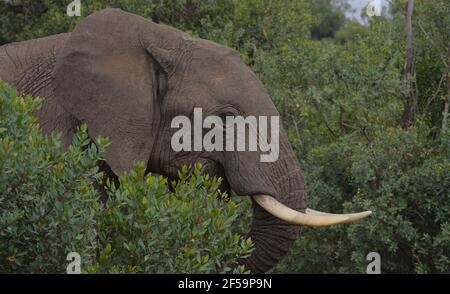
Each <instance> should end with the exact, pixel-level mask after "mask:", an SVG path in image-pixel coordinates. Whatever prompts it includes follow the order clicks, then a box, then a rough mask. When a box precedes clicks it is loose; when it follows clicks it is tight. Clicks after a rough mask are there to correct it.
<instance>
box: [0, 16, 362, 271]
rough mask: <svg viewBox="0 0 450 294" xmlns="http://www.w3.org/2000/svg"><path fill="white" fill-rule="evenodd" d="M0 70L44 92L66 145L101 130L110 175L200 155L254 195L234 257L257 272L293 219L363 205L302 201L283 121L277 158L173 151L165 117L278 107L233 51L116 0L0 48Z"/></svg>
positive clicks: (49, 118)
mask: <svg viewBox="0 0 450 294" xmlns="http://www.w3.org/2000/svg"><path fill="white" fill-rule="evenodd" d="M0 78H1V79H3V80H5V81H6V82H8V83H10V84H12V85H14V86H16V87H17V88H18V90H19V91H21V92H23V93H27V94H31V95H34V96H41V97H44V102H43V105H42V107H41V108H40V109H39V110H38V112H37V117H38V120H39V122H40V123H41V125H42V129H43V131H44V132H47V133H48V132H51V131H57V132H60V133H61V134H62V139H63V145H64V146H67V145H68V144H70V142H71V140H72V136H73V134H74V130H75V129H76V127H77V126H78V125H79V124H80V123H86V124H87V126H88V131H89V135H90V136H91V138H95V137H97V136H99V135H101V136H103V137H108V138H109V140H110V143H111V144H110V146H109V147H108V150H107V154H106V156H105V160H106V163H107V165H108V167H109V168H110V169H111V171H112V172H113V173H114V174H115V175H119V174H121V173H122V172H124V171H126V170H128V169H130V168H131V167H132V165H133V164H134V163H135V162H138V161H144V162H145V163H146V168H147V172H153V173H159V174H162V175H165V176H167V177H169V178H176V177H177V171H178V170H179V169H180V167H181V166H182V165H183V164H190V163H194V162H196V161H201V162H202V163H203V166H204V169H205V172H207V173H208V174H211V175H217V176H221V177H223V178H224V179H225V180H224V181H225V183H226V186H227V187H230V189H231V190H233V191H234V192H236V194H238V195H250V196H251V197H252V199H253V201H252V203H253V221H252V224H251V230H250V232H249V236H250V237H251V238H252V240H253V242H254V244H255V250H254V251H253V253H252V255H251V256H250V257H248V258H245V259H242V260H241V261H240V262H241V263H243V264H245V265H246V267H247V268H248V269H250V270H251V271H252V272H254V273H261V272H266V271H268V270H269V269H271V268H273V267H274V266H275V265H276V264H277V263H278V262H279V261H280V260H281V259H282V258H283V257H284V256H285V255H286V253H287V252H288V251H289V249H290V247H291V245H292V244H293V242H294V241H295V240H296V239H297V238H298V235H299V229H300V226H299V225H310V226H326V225H333V224H339V223H348V222H353V221H355V220H358V219H361V218H363V217H366V216H367V215H369V214H370V212H362V213H356V214H345V215H337V214H327V213H321V212H318V211H314V210H311V209H307V207H306V203H305V192H304V189H305V187H304V179H303V176H302V173H301V171H300V168H299V164H298V161H297V159H296V157H295V154H294V152H293V150H292V148H291V146H290V144H289V142H288V138H287V135H286V133H285V132H284V131H283V129H282V128H281V130H280V135H279V154H280V155H279V158H278V160H276V161H274V162H260V160H259V152H250V151H241V152H239V151H235V152H225V151H224V152H206V151H197V152H175V151H173V150H172V148H170V146H171V136H172V135H173V133H174V131H175V130H174V129H173V128H171V120H172V119H173V118H174V117H175V116H177V115H185V116H188V117H190V116H191V115H192V112H193V109H194V108H195V107H201V108H202V109H203V111H204V112H205V113H207V114H216V115H218V116H222V115H242V116H246V115H254V116H278V115H279V114H278V112H277V109H276V107H275V106H274V104H273V103H272V101H271V98H270V97H269V95H268V94H267V92H266V90H265V89H264V86H263V85H262V84H261V82H260V81H259V80H258V78H257V77H256V76H255V74H254V73H253V72H252V71H251V70H250V69H249V68H248V67H247V66H246V65H245V64H244V62H243V61H242V60H241V59H240V57H239V54H238V53H237V52H236V51H234V50H232V49H230V48H227V47H224V46H221V45H219V44H216V43H213V42H210V41H207V40H203V39H199V38H193V37H191V36H189V35H187V34H186V33H183V32H181V31H179V30H177V29H174V28H172V27H169V26H165V25H161V24H155V23H153V22H151V21H149V20H147V19H144V18H142V17H140V16H137V15H133V14H130V13H127V12H124V11H121V10H119V9H106V10H102V11H100V12H97V13H94V14H91V15H90V16H88V17H87V18H85V19H84V20H83V21H81V22H80V23H79V24H78V25H77V26H76V28H75V29H74V31H73V32H71V33H65V34H59V35H54V36H49V37H45V38H40V39H34V40H30V41H25V42H20V43H13V44H8V45H4V46H2V47H0Z"/></svg>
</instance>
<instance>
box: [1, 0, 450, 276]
mask: <svg viewBox="0 0 450 294" xmlns="http://www.w3.org/2000/svg"><path fill="white" fill-rule="evenodd" d="M69 2H71V1H56V0H38V1H32V0H23V1H21V4H20V5H15V6H14V5H8V4H5V3H4V2H0V23H1V24H2V25H1V27H0V44H3V43H8V42H12V41H20V40H25V39H30V38H34V37H40V36H45V35H49V34H55V33H60V32H66V31H70V30H71V29H73V27H74V26H75V25H76V23H77V22H79V21H80V20H81V19H82V18H83V17H84V16H86V15H88V14H90V13H92V12H93V11H98V10H100V9H102V8H105V7H119V8H122V9H124V10H127V11H130V12H133V13H136V14H139V15H142V16H144V17H146V18H149V19H152V20H153V21H156V22H164V23H167V24H170V25H172V26H175V27H178V28H180V29H182V30H185V31H188V32H189V33H191V34H192V35H195V36H199V37H202V38H207V39H210V40H214V41H216V42H219V43H222V44H225V45H228V46H230V47H233V48H235V49H237V50H239V51H240V53H241V56H242V58H243V59H244V61H245V62H246V63H247V64H248V65H249V66H251V67H252V69H253V70H254V71H255V73H256V74H257V75H258V77H259V78H260V79H261V81H262V82H263V83H264V85H265V86H266V88H267V89H268V91H269V93H270V94H271V97H272V99H273V101H274V102H275V104H276V106H277V108H278V110H279V111H280V113H281V116H282V118H283V121H284V124H285V128H286V129H287V131H288V134H289V136H290V139H291V142H292V144H293V147H294V150H295V151H296V153H297V156H298V159H299V160H300V163H301V166H302V167H303V170H304V173H305V176H306V179H307V184H308V186H307V188H308V197H309V198H308V202H309V205H310V206H311V207H314V208H316V209H319V210H323V211H335V212H341V211H344V212H345V211H357V210H361V209H370V210H372V211H373V212H374V214H373V216H372V217H371V218H370V219H368V220H366V221H363V222H360V223H357V224H353V225H349V226H336V227H332V228H326V229H309V228H308V229H304V230H303V231H302V234H301V236H300V239H299V240H298V241H297V242H296V244H295V246H294V248H293V250H292V251H291V253H290V255H289V256H288V257H287V258H286V259H285V260H284V261H283V262H281V263H280V264H279V266H278V267H277V268H276V269H275V272H307V273H336V272H339V273H364V272H365V270H366V266H367V263H368V262H367V261H366V260H365V257H366V255H367V254H368V253H369V252H371V251H376V252H379V253H380V255H381V258H382V269H381V270H382V272H383V273H444V272H447V273H448V272H450V222H449V219H450V204H449V203H450V134H449V131H448V128H449V127H448V121H447V123H446V121H445V119H443V118H444V116H445V111H444V105H445V103H446V102H450V86H449V83H450V78H449V74H448V70H447V71H446V68H448V65H449V64H450V49H449V48H450V36H449V34H450V33H449V32H450V3H449V2H448V1H446V0H433V1H425V0H416V1H415V8H414V14H413V30H414V51H415V75H414V76H413V84H414V87H415V89H414V99H415V100H414V105H413V107H414V109H413V110H414V111H413V113H414V116H413V117H412V119H411V121H410V123H409V125H408V128H402V126H401V122H400V120H401V117H402V113H403V108H404V97H405V91H406V86H405V81H404V80H403V73H404V65H405V58H406V56H405V35H404V23H405V16H404V10H405V3H406V0H393V1H391V2H392V4H391V5H390V8H389V15H388V16H384V17H372V18H367V17H366V21H367V24H366V25H361V24H359V23H357V22H355V21H352V20H348V19H346V18H345V17H344V13H345V10H346V9H347V8H348V7H347V6H346V5H345V4H346V3H345V2H344V1H338V0H320V1H312V0H285V1H275V0H246V1H239V0H224V1H218V0H217V1H214V0H206V1H201V0H167V1H156V0H153V1H143V0H135V1H131V0H107V1H97V0H92V1H87V0H86V1H81V2H82V14H83V16H82V17H80V18H77V17H67V16H66V15H65V10H66V6H67V4H68V3H69ZM136 172H137V171H136ZM190 193H195V192H194V191H192V192H190ZM161 213H163V212H161ZM113 250H114V249H113ZM121 250H122V249H121ZM116 253H117V255H116V256H117V258H119V259H120V258H121V257H120V256H123V255H122V253H120V252H116ZM211 257H213V256H211ZM119 259H118V260H119ZM123 262H125V261H123ZM94 268H95V266H94ZM143 268H144V269H145V267H143ZM117 270H119V271H120V270H121V269H117ZM172 270H174V269H172ZM191 270H192V269H191ZM168 271H170V269H168Z"/></svg>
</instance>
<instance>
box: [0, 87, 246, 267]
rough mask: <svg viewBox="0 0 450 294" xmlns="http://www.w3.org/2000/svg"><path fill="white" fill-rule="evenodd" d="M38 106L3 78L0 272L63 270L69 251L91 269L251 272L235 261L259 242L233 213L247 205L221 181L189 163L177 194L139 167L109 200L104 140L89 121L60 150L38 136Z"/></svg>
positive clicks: (111, 188) (57, 143) (114, 189)
mask: <svg viewBox="0 0 450 294" xmlns="http://www.w3.org/2000/svg"><path fill="white" fill-rule="evenodd" d="M38 105H39V100H37V99H33V98H32V97H29V96H26V97H20V96H18V95H17V93H16V91H15V90H14V89H12V88H10V87H7V86H6V85H5V84H4V83H3V82H0V118H1V119H0V169H1V171H2V172H1V174H0V272H3V273H63V272H65V271H66V266H67V263H68V262H67V261H66V256H67V254H68V253H69V252H78V253H79V254H80V256H81V266H82V270H83V272H91V273H92V272H95V273H104V272H109V273H118V272H120V273H181V272H183V273H224V272H230V271H233V272H235V273H242V272H245V269H244V268H243V267H238V266H237V263H236V260H237V259H238V258H239V257H245V256H247V255H248V254H249V253H250V252H251V249H252V243H251V241H250V240H249V239H244V238H242V237H241V235H240V234H239V233H240V232H242V224H240V223H238V222H237V221H236V220H237V217H238V216H240V215H242V214H243V211H244V210H247V209H248V207H246V206H247V204H248V203H245V202H240V203H236V202H234V201H231V200H230V199H229V198H228V197H227V196H226V195H224V194H222V193H221V192H220V191H219V190H218V187H219V184H220V179H215V178H214V179H211V178H209V177H208V176H203V175H202V174H201V173H200V169H201V166H200V165H197V166H196V167H195V168H194V169H192V170H190V169H188V168H184V169H183V170H182V172H181V173H180V180H179V181H178V182H177V183H173V185H174V189H173V190H174V191H173V192H171V191H170V190H169V188H168V185H167V183H166V179H164V178H162V177H156V176H153V175H147V176H145V175H144V168H143V165H142V164H138V165H136V167H135V168H134V169H133V170H132V171H130V172H128V173H125V174H123V175H122V176H121V177H120V185H119V186H118V187H115V186H114V185H113V184H111V183H109V182H108V183H107V187H109V189H108V191H109V192H108V193H109V199H108V200H107V201H106V203H105V204H104V205H102V204H101V203H100V202H99V201H98V198H99V192H98V191H97V189H96V188H95V186H96V183H97V182H101V181H102V173H100V172H99V171H98V167H97V161H98V160H101V159H102V154H104V150H105V148H106V145H107V141H106V140H105V139H98V140H97V141H96V144H92V142H91V140H90V139H89V137H88V135H87V130H86V126H84V125H83V126H81V127H80V129H79V130H78V132H77V133H76V136H75V138H74V141H73V144H72V145H71V146H70V147H68V149H67V150H65V151H63V150H62V149H61V144H60V140H59V137H58V136H57V135H55V134H52V135H50V136H44V135H43V134H42V133H41V130H40V129H39V125H38V124H37V122H36V119H35V117H34V116H33V115H32V112H33V109H35V108H36V107H37V106H38ZM188 175H189V176H188Z"/></svg>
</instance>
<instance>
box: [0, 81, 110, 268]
mask: <svg viewBox="0 0 450 294" xmlns="http://www.w3.org/2000/svg"><path fill="white" fill-rule="evenodd" d="M0 83H1V84H0V170H1V173H0V272H8V273H13V272H14V273H20V272H26V273H37V272H64V271H65V258H66V255H67V254H68V253H69V252H71V251H78V252H79V253H80V254H81V255H82V256H85V257H86V258H85V263H87V264H88V263H90V262H91V261H92V259H93V257H94V253H95V246H96V228H95V225H96V223H95V218H96V215H97V214H98V213H99V212H100V209H99V207H100V205H99V204H98V203H97V198H98V196H99V195H98V192H97V191H96V190H95V189H94V187H93V184H94V182H95V180H96V179H98V178H99V177H100V176H101V174H100V173H99V172H98V169H97V165H96V160H97V159H99V158H100V155H101V153H102V150H103V147H102V146H103V145H104V141H103V140H99V141H98V142H99V143H100V144H98V145H99V146H100V148H99V149H100V152H99V151H98V150H97V148H96V147H95V146H92V145H91V144H90V140H89V138H88V136H87V132H86V127H81V128H80V129H79V130H78V132H77V134H76V136H75V138H74V142H73V144H72V146H70V147H69V148H68V149H67V150H66V151H65V152H63V151H62V150H61V145H60V140H59V137H58V136H57V135H55V134H53V135H51V136H44V135H43V134H42V133H41V130H40V129H39V125H38V123H37V121H36V118H35V117H34V116H33V115H32V112H33V109H34V108H35V107H37V106H38V104H39V100H37V99H33V98H32V97H30V96H26V97H19V96H17V93H16V91H15V90H13V89H12V88H9V87H7V86H6V85H5V84H4V83H2V82H1V81H0Z"/></svg>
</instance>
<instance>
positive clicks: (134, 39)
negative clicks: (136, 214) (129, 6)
mask: <svg viewBox="0 0 450 294" xmlns="http://www.w3.org/2000/svg"><path fill="white" fill-rule="evenodd" d="M182 36H183V34H182V33H179V32H177V31H176V30H174V29H167V28H166V27H164V26H161V25H157V24H154V23H152V22H150V21H148V20H146V19H144V18H142V17H139V16H136V15H133V14H130V13H127V12H123V11H121V10H119V9H106V10H103V11H100V12H97V13H94V14H92V15H90V16H88V17H87V18H86V19H85V20H83V21H82V22H81V23H80V24H78V25H77V27H76V28H75V30H74V31H73V32H72V33H71V36H70V38H69V39H68V41H67V42H66V44H65V46H64V48H63V49H62V52H61V54H60V56H59V58H58V60H57V64H56V67H55V71H54V87H55V92H54V93H55V98H56V99H57V101H58V103H59V104H60V105H61V106H62V107H64V108H65V110H67V111H68V112H70V113H71V114H72V115H74V116H75V117H76V118H77V119H78V120H80V121H81V122H84V123H86V124H87V126H88V130H89V135H90V136H91V137H92V138H95V137H97V136H99V135H101V136H103V137H108V138H109V140H110V146H109V147H108V149H107V153H106V157H105V159H106V162H107V163H108V164H109V165H110V167H111V169H112V170H113V171H114V173H116V174H120V173H122V172H123V171H126V170H129V169H130V168H131V167H132V165H133V164H134V163H136V162H138V161H144V162H145V164H148V160H149V157H150V153H151V150H152V146H153V142H154V140H155V134H156V132H157V129H156V128H157V127H158V120H159V115H160V114H159V113H160V109H159V107H160V106H159V104H160V103H158V101H157V99H156V98H157V94H158V76H157V72H158V69H160V68H165V70H166V71H170V69H171V68H173V66H171V64H172V62H173V61H172V57H171V54H170V52H172V51H173V50H174V49H175V48H177V47H179V46H180V43H182V42H183V37H182Z"/></svg>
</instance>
